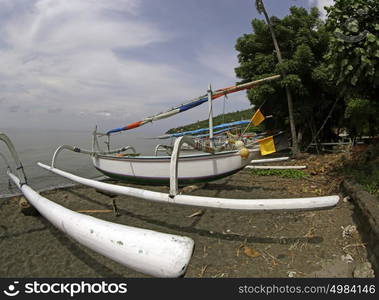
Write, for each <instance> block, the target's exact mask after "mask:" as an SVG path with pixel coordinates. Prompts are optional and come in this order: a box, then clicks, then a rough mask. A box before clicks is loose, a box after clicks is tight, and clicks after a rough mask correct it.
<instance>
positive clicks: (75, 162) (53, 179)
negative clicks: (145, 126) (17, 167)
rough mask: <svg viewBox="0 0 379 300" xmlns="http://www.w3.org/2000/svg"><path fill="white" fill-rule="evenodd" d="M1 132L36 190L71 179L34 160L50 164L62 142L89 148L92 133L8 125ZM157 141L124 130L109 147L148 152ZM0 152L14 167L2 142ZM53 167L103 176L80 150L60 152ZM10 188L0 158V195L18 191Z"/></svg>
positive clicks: (82, 173)
mask: <svg viewBox="0 0 379 300" xmlns="http://www.w3.org/2000/svg"><path fill="white" fill-rule="evenodd" d="M1 132H3V133H5V134H6V135H8V137H9V138H10V139H11V140H12V142H13V144H14V146H15V148H16V151H17V153H18V154H19V156H20V159H21V162H22V164H23V166H24V170H25V174H26V176H27V179H28V184H29V185H30V186H31V187H32V188H33V189H35V190H37V191H41V190H48V189H54V188H59V187H64V186H67V185H71V184H72V182H71V181H69V180H67V179H64V178H62V177H60V176H58V175H55V174H52V173H50V172H48V171H46V170H44V169H42V168H41V167H39V166H38V165H37V162H42V163H45V164H48V165H50V164H51V159H52V157H53V154H54V151H55V150H56V149H57V148H58V147H59V146H60V145H63V144H67V145H71V146H76V147H79V148H83V149H89V150H90V149H91V147H92V135H91V133H92V132H91V131H85V130H66V129H30V128H25V129H21V128H8V129H2V130H1ZM158 143H161V141H159V142H158V141H157V140H154V139H144V138H143V137H141V136H140V135H138V134H136V133H130V132H127V133H123V134H117V135H115V136H113V137H112V145H111V148H113V149H115V148H119V147H123V146H127V145H130V146H133V147H134V148H135V149H136V151H137V152H138V153H141V154H144V155H152V154H153V153H154V147H155V145H156V144H158ZM100 146H101V147H104V149H105V147H106V145H105V144H100ZM0 152H1V153H2V154H4V155H5V156H6V158H7V160H8V162H9V163H10V164H11V167H12V168H13V169H14V163H13V160H12V159H11V156H10V154H9V151H8V149H7V147H6V146H5V144H4V143H0ZM56 166H57V167H58V168H61V169H63V170H65V171H68V172H71V173H74V174H76V175H79V176H83V177H86V178H100V177H102V176H103V175H102V173H100V172H99V171H97V170H96V169H95V168H94V167H93V165H92V162H91V160H90V157H89V156H88V155H85V154H81V153H74V152H71V151H62V152H61V153H60V154H59V157H58V159H57V161H56ZM12 187H13V188H12V189H9V184H8V176H7V174H6V165H5V163H4V162H3V161H1V163H0V198H4V197H10V196H15V195H19V194H20V192H19V191H18V189H17V188H16V187H15V186H14V185H12Z"/></svg>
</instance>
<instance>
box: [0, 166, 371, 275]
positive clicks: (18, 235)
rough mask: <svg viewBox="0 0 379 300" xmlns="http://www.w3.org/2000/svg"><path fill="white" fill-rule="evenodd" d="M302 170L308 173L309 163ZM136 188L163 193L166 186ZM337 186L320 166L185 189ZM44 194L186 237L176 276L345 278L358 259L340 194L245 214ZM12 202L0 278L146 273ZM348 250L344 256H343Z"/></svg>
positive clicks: (75, 190)
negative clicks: (306, 206)
mask: <svg viewBox="0 0 379 300" xmlns="http://www.w3.org/2000/svg"><path fill="white" fill-rule="evenodd" d="M289 163H291V162H287V164H289ZM296 163H297V164H302V163H304V162H302V161H297V162H296ZM292 164H293V162H292ZM305 172H307V173H308V174H312V172H313V173H315V172H314V169H309V168H308V169H307V170H306V171H305ZM316 173H317V172H316ZM52 176H54V175H52ZM133 186H136V185H133ZM145 188H148V189H150V190H156V191H165V192H167V191H168V188H167V187H145ZM338 190H339V189H338V183H337V182H335V180H334V179H333V178H332V177H331V176H329V175H328V174H327V172H326V171H325V172H318V173H317V174H314V175H310V176H309V177H307V178H305V179H304V178H303V179H294V178H282V177H278V176H256V175H252V174H251V171H249V170H243V171H240V172H239V173H237V174H235V175H233V176H231V177H228V178H226V179H222V180H219V181H215V182H212V183H208V184H206V185H205V186H203V187H202V188H200V189H197V190H194V191H187V192H186V194H193V195H208V196H217V197H234V198H285V197H306V196H318V195H331V194H336V193H338ZM43 195H44V196H45V197H47V198H49V199H50V200H52V201H55V202H57V203H59V204H61V205H63V206H65V207H67V208H69V209H72V210H74V211H78V210H106V209H108V210H112V200H115V201H116V203H117V206H118V209H119V212H120V216H115V214H114V213H113V212H97V213H96V212H95V213H89V214H90V215H92V216H95V217H97V218H101V219H104V220H108V221H112V222H115V223H120V224H125V225H129V226H136V227H140V228H146V229H152V230H157V231H160V232H166V233H172V234H177V235H184V236H188V237H191V238H192V239H193V240H194V241H195V251H194V253H193V257H192V259H191V261H190V264H189V266H188V269H187V272H186V274H185V277H352V276H353V271H354V270H355V269H356V268H359V266H360V265H362V264H363V263H365V262H367V253H366V249H365V245H364V244H363V243H362V240H361V237H360V235H359V233H358V232H357V231H354V230H352V231H349V234H346V230H345V234H343V231H344V228H346V226H349V225H352V226H355V221H354V210H353V204H351V203H350V202H349V201H342V197H341V201H340V202H339V203H338V205H337V206H336V207H334V208H330V209H325V210H316V211H290V212H251V211H231V210H221V209H204V208H203V209H201V208H198V207H192V206H182V205H180V206H179V205H167V204H159V203H152V202H147V201H144V200H140V199H135V198H131V197H125V196H115V197H111V196H109V195H105V194H102V193H99V192H97V191H95V190H94V189H92V188H87V187H83V186H75V187H70V188H64V189H59V190H54V191H49V192H45V193H43ZM19 200H20V197H12V198H7V199H2V200H1V202H0V249H1V251H0V277H146V275H144V274H141V273H138V272H136V271H134V270H131V269H128V268H126V267H124V266H122V265H120V264H118V263H115V262H113V261H111V260H110V259H108V258H106V257H104V256H102V255H99V254H97V253H95V252H93V251H92V250H89V249H87V248H85V247H83V246H81V245H79V244H78V243H77V242H75V241H73V240H71V239H69V238H68V237H66V236H65V234H64V233H62V232H60V231H58V230H57V229H55V228H54V227H53V226H52V225H51V224H50V223H49V222H48V221H46V220H45V219H44V218H42V217H41V216H33V215H29V216H28V215H24V214H23V213H22V212H21V211H20V206H19ZM352 228H354V227H352ZM347 256H350V257H351V258H352V260H351V262H347V261H346V260H345V259H343V257H347Z"/></svg>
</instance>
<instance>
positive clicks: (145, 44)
mask: <svg viewBox="0 0 379 300" xmlns="http://www.w3.org/2000/svg"><path fill="white" fill-rule="evenodd" d="M265 3H266V8H267V10H268V11H269V14H270V15H276V16H279V17H280V16H284V15H286V14H287V13H288V8H289V7H290V6H292V5H297V6H303V7H306V8H309V7H311V6H319V7H323V6H324V5H329V4H331V3H332V1H331V0H265ZM255 17H258V18H261V16H260V15H258V14H257V12H256V10H255V7H254V4H253V1H252V0H160V1H157V0H0V129H1V128H12V127H17V128H41V127H48V128H64V129H75V128H77V129H81V130H88V129H90V128H92V127H93V126H94V125H95V124H98V125H99V126H100V128H101V129H103V130H107V129H110V128H113V127H119V126H122V125H125V124H128V123H130V122H134V121H138V120H140V119H142V118H144V117H146V116H148V115H152V114H155V113H157V112H161V111H164V110H167V109H168V108H170V107H172V106H175V105H177V104H179V103H182V102H184V101H186V100H188V99H191V98H193V97H196V96H199V95H200V94H203V93H205V91H206V89H207V85H208V84H209V83H211V84H212V86H213V87H214V88H215V89H217V88H221V87H225V86H229V85H232V84H234V83H235V82H236V81H238V79H237V78H236V77H235V74H234V68H235V67H236V66H237V65H238V64H237V58H236V55H237V53H236V51H235V50H234V46H235V42H236V39H237V38H238V37H239V36H241V35H243V34H244V33H250V32H251V26H250V22H251V19H252V18H255ZM224 104H225V111H226V112H231V111H236V110H241V109H246V108H248V107H249V102H248V100H247V99H246V96H245V93H244V92H242V93H239V94H238V95H236V96H230V97H229V99H228V100H226V101H225V103H224V100H222V99H220V100H218V101H217V103H216V102H215V104H214V106H215V107H214V110H215V114H219V113H221V112H222V111H223V109H224ZM206 116H207V112H206V106H204V105H203V106H202V107H199V108H197V109H194V110H192V111H190V112H186V113H183V114H180V115H178V116H176V117H173V118H171V119H169V120H164V121H160V122H159V124H158V122H157V123H154V125H151V124H149V125H146V126H145V127H146V129H147V130H153V128H154V129H159V131H165V130H166V129H168V128H171V127H173V126H178V125H184V124H186V123H188V122H192V121H197V120H200V119H205V118H206Z"/></svg>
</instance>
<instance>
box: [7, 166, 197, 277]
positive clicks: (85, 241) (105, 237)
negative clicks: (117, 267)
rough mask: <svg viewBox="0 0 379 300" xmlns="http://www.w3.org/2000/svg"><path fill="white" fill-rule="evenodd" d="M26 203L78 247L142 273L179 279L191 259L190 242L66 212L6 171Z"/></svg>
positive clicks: (185, 239) (177, 237)
mask: <svg viewBox="0 0 379 300" xmlns="http://www.w3.org/2000/svg"><path fill="white" fill-rule="evenodd" d="M8 175H9V177H10V178H11V180H12V181H13V182H14V183H15V184H16V185H17V187H18V188H19V189H20V190H21V191H22V193H23V194H24V196H25V197H26V198H27V199H28V201H29V202H30V203H31V204H32V205H33V206H34V207H35V208H36V209H37V210H38V211H39V212H40V214H41V215H43V216H44V217H45V218H46V219H47V220H49V221H50V222H51V223H52V224H53V225H54V226H55V227H57V228H58V229H60V230H61V231H63V232H64V233H66V234H67V235H68V236H70V237H71V238H73V239H74V240H76V241H78V242H79V243H80V244H82V245H84V246H87V247H88V248H90V249H92V250H94V251H96V252H98V253H100V254H102V255H104V256H107V257H109V258H111V259H112V260H114V261H116V262H119V263H121V264H122V265H124V266H127V267H130V268H132V269H134V270H137V271H139V272H141V273H144V274H149V275H152V276H156V277H179V276H182V275H183V274H184V273H185V271H186V269H187V266H188V264H189V261H190V259H191V256H192V252H193V248H194V241H193V240H192V239H191V238H189V237H185V236H178V235H173V234H167V233H161V232H157V231H153V230H147V229H141V228H136V227H131V226H126V225H122V224H116V223H112V222H108V221H104V220H100V219H97V218H94V217H91V216H87V215H84V214H80V213H77V212H74V211H72V210H69V209H67V208H65V207H63V206H61V205H59V204H56V203H54V202H52V201H50V200H49V199H47V198H44V197H42V196H41V195H39V194H38V193H37V192H35V191H34V190H33V189H31V188H30V187H29V186H28V185H26V184H23V185H20V181H19V179H18V178H17V177H16V176H15V175H13V174H12V173H11V172H9V171H8Z"/></svg>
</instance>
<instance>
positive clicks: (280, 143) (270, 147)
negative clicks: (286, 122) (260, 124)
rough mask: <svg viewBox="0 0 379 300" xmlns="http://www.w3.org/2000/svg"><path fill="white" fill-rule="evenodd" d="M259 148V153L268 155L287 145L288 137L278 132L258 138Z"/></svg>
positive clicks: (285, 147)
mask: <svg viewBox="0 0 379 300" xmlns="http://www.w3.org/2000/svg"><path fill="white" fill-rule="evenodd" d="M258 143H259V150H260V152H261V155H268V154H271V153H275V152H278V151H281V150H284V149H287V148H288V147H289V145H288V137H287V135H286V134H284V133H279V134H277V135H272V136H269V137H266V138H264V139H260V140H258Z"/></svg>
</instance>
